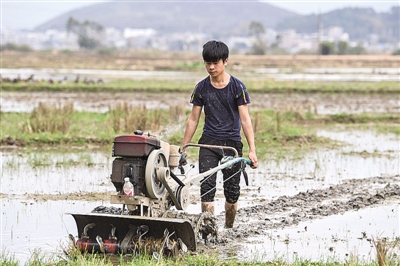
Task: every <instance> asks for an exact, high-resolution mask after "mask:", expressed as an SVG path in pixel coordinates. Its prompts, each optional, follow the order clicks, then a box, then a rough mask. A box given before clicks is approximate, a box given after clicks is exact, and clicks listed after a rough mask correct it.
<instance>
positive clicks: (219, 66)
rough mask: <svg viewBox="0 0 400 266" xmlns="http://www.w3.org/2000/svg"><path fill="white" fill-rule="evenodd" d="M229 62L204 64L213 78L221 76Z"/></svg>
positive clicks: (220, 61)
mask: <svg viewBox="0 0 400 266" xmlns="http://www.w3.org/2000/svg"><path fill="white" fill-rule="evenodd" d="M227 61H228V60H225V62H224V61H222V59H220V60H219V61H217V62H206V61H205V62H204V65H205V66H206V69H207V72H208V74H210V76H212V77H216V76H219V75H220V74H221V73H222V72H224V70H225V64H226V62H227Z"/></svg>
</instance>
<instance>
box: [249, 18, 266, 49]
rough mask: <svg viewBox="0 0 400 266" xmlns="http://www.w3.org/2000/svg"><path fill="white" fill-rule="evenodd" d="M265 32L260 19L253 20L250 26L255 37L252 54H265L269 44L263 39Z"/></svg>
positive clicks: (250, 30)
mask: <svg viewBox="0 0 400 266" xmlns="http://www.w3.org/2000/svg"><path fill="white" fill-rule="evenodd" d="M264 34H265V29H264V26H263V25H262V24H261V23H260V22H258V21H252V22H251V23H250V26H249V35H250V36H254V37H255V41H254V43H253V47H252V51H251V53H252V54H256V55H263V54H265V53H266V51H267V45H266V44H265V42H264V40H263V38H262V37H263V35H264Z"/></svg>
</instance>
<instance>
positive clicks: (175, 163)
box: [70, 131, 250, 256]
mask: <svg viewBox="0 0 400 266" xmlns="http://www.w3.org/2000/svg"><path fill="white" fill-rule="evenodd" d="M189 146H194V147H205V148H210V149H222V150H223V151H225V150H231V152H230V153H231V154H235V155H234V156H226V157H225V158H224V160H223V162H221V164H220V165H219V166H218V167H216V168H213V169H210V170H209V171H207V172H205V173H201V174H195V175H192V176H190V177H189V175H188V173H189V171H190V169H192V168H193V167H194V166H193V165H188V164H187V165H186V166H183V164H184V163H183V161H184V160H186V159H185V158H184V156H182V155H183V154H182V153H181V152H180V148H179V146H176V145H170V144H168V143H166V142H164V141H161V140H160V139H158V138H157V137H155V136H151V135H150V134H143V132H141V131H135V134H134V135H120V136H117V137H115V139H114V145H113V151H112V154H113V157H116V158H115V159H114V161H113V164H112V173H111V182H112V183H113V184H114V186H115V188H116V191H117V193H116V194H115V195H111V200H110V201H111V204H122V209H117V210H118V211H117V212H113V213H110V212H109V211H106V210H110V208H108V207H104V206H101V207H97V208H96V209H95V210H93V211H92V212H91V213H86V214H76V213H73V214H71V215H72V216H73V217H74V219H75V221H76V224H77V228H78V236H79V238H78V240H75V239H74V237H73V236H71V235H70V238H71V239H72V241H73V244H74V245H75V246H76V247H77V248H78V249H80V250H81V251H82V252H99V253H106V254H132V253H133V254H139V253H140V252H144V251H145V252H151V253H148V254H158V253H156V252H160V251H161V252H162V254H163V255H164V256H170V255H172V256H176V255H177V254H178V251H183V252H186V251H187V250H192V251H195V250H196V243H197V241H198V237H199V234H202V237H203V238H206V237H207V234H210V233H214V234H215V233H216V232H210V231H209V232H207V230H203V231H201V228H200V227H201V222H200V217H201V218H202V219H209V220H212V219H211V218H210V217H208V218H207V213H204V214H201V215H199V216H198V220H197V221H191V220H189V219H187V218H179V217H183V216H179V215H175V216H174V217H173V218H168V217H169V215H168V214H169V213H171V212H172V207H175V209H176V210H177V211H175V212H176V213H178V214H179V211H182V210H186V208H187V207H188V205H189V204H190V190H189V189H190V187H191V186H193V185H194V184H195V183H196V182H199V181H200V180H201V179H203V178H205V177H208V176H210V175H212V174H214V173H216V172H217V171H219V170H222V169H225V168H228V167H231V166H233V165H234V164H237V163H241V164H242V166H243V167H242V170H244V168H245V166H246V164H250V160H249V159H245V158H241V157H238V153H237V151H236V150H235V149H234V148H231V147H224V146H210V145H201V144H188V145H186V146H185V147H184V148H185V149H186V148H187V147H189ZM184 155H186V154H184ZM186 170H187V171H186ZM174 171H176V172H178V173H176V174H175V173H174ZM243 173H244V176H245V179H246V182H247V175H246V172H245V171H243ZM126 177H128V178H129V180H130V182H131V183H132V184H133V188H134V189H133V190H134V193H133V196H125V195H124V193H123V185H124V179H125V178H126ZM114 209H116V208H114ZM100 212H102V213H100ZM208 216H210V215H208Z"/></svg>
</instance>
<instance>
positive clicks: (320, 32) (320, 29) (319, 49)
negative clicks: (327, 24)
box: [317, 10, 322, 59]
mask: <svg viewBox="0 0 400 266" xmlns="http://www.w3.org/2000/svg"><path fill="white" fill-rule="evenodd" d="M321 34H322V21H321V10H319V14H318V44H317V45H318V47H317V55H318V59H319V57H320V55H321Z"/></svg>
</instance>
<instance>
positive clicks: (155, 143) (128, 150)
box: [113, 135, 161, 157]
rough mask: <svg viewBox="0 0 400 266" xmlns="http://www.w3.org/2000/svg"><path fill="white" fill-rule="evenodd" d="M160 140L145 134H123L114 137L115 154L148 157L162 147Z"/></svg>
mask: <svg viewBox="0 0 400 266" xmlns="http://www.w3.org/2000/svg"><path fill="white" fill-rule="evenodd" d="M160 148H161V146H160V140H158V139H156V138H152V137H148V136H143V135H121V136H117V137H115V139H114V147H113V156H126V157H147V156H149V154H150V152H151V151H152V150H154V149H160Z"/></svg>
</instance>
